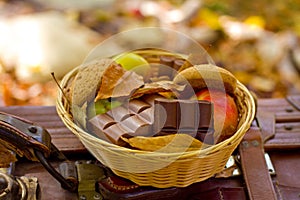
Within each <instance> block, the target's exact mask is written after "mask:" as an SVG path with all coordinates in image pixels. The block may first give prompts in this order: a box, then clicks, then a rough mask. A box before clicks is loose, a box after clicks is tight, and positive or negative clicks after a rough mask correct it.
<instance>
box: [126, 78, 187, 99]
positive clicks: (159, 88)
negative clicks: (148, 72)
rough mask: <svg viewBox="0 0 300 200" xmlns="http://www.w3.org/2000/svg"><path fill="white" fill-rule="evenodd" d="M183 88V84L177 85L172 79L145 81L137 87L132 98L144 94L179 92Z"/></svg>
mask: <svg viewBox="0 0 300 200" xmlns="http://www.w3.org/2000/svg"><path fill="white" fill-rule="evenodd" d="M184 88H185V85H177V84H175V83H174V82H173V81H158V82H152V83H146V84H145V85H144V86H143V87H141V88H139V89H137V90H136V91H135V92H134V93H133V94H132V96H131V97H132V98H138V97H141V96H143V95H145V94H154V93H164V92H173V93H176V92H181V91H183V90H184Z"/></svg>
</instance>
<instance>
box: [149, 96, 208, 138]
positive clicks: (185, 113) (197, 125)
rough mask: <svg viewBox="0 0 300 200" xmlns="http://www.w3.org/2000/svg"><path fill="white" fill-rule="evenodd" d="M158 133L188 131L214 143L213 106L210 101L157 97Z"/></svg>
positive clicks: (155, 127)
mask: <svg viewBox="0 0 300 200" xmlns="http://www.w3.org/2000/svg"><path fill="white" fill-rule="evenodd" d="M154 119H155V120H154V125H153V126H154V128H153V129H154V132H155V133H156V135H168V134H173V133H186V134H189V135H191V136H193V137H195V138H197V139H199V140H201V141H204V140H205V141H206V142H207V143H213V106H212V103H211V102H208V101H197V100H178V99H174V100H167V99H161V98H159V99H156V100H155V106H154Z"/></svg>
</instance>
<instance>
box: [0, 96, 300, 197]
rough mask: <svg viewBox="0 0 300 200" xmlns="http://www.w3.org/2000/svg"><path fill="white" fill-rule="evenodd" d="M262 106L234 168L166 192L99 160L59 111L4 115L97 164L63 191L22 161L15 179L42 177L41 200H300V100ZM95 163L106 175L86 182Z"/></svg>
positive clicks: (17, 110)
mask: <svg viewBox="0 0 300 200" xmlns="http://www.w3.org/2000/svg"><path fill="white" fill-rule="evenodd" d="M257 104H258V109H257V115H256V119H255V121H254V122H253V126H252V127H251V128H250V130H249V131H248V132H247V133H246V135H245V137H244V139H243V141H242V142H241V144H240V146H239V148H238V149H237V150H236V152H235V153H234V155H233V158H234V159H233V160H234V161H235V162H234V165H231V166H230V167H228V168H226V169H224V172H223V173H220V174H217V175H216V176H215V177H211V178H209V179H208V180H206V181H203V182H200V183H194V184H192V185H190V186H188V187H185V188H167V189H158V188H153V187H140V186H138V185H136V184H134V183H132V182H130V181H128V180H125V179H123V178H120V177H117V176H115V175H114V174H112V173H111V172H110V171H109V170H108V169H106V168H105V167H103V166H101V164H99V163H97V162H94V159H93V157H92V156H91V155H90V154H89V153H88V152H87V150H86V149H85V148H84V146H83V145H82V144H81V142H80V141H79V140H78V139H77V138H76V136H75V135H73V134H72V133H71V132H70V131H69V130H68V129H67V128H66V127H65V126H64V124H63V123H62V122H61V120H60V118H59V117H58V116H57V114H56V110H55V107H52V106H48V107H45V106H40V107H30V106H29V107H26V106H25V107H19V106H15V107H1V108H0V111H2V112H5V113H8V114H13V115H17V116H19V117H23V118H25V119H28V120H31V121H33V122H35V123H37V124H39V125H41V126H43V127H44V128H46V129H47V130H48V132H49V133H50V135H51V138H52V142H53V144H54V145H55V146H56V147H57V148H58V149H59V150H60V151H61V152H63V153H64V154H65V155H66V156H67V157H68V159H69V160H72V161H76V160H80V161H82V160H84V161H86V160H92V161H93V162H92V164H91V163H90V162H89V164H85V165H77V167H78V166H84V167H79V169H80V170H81V171H80V170H79V171H78V172H79V174H78V180H79V186H78V192H69V191H68V190H65V189H62V187H61V185H60V183H59V182H58V181H57V180H56V179H55V178H54V177H52V176H51V175H50V174H49V173H48V171H47V170H45V168H44V167H43V166H42V165H41V164H40V163H38V162H32V161H28V160H26V159H23V158H19V161H17V162H16V164H15V170H14V172H13V175H14V176H16V177H20V176H27V177H37V179H38V182H39V186H40V197H39V198H40V199H192V200H196V199H213V200H214V199H224V200H229V199H230V200H232V199H233V200H234V199H237V200H240V199H241V200H243V199H253V200H271V199H278V200H281V199H284V200H285V199H286V200H294V199H295V200H296V199H300V173H299V169H300V96H297V95H295V96H289V97H287V98H280V99H259V100H258V102H257ZM266 153H267V154H266ZM266 158H267V159H266ZM51 163H52V165H53V166H54V167H57V168H58V167H59V164H60V161H58V160H57V159H55V158H53V159H52V160H51ZM90 165H94V166H97V167H96V169H95V168H93V170H96V171H97V170H98V169H101V170H103V172H105V173H104V174H101V173H100V174H101V175H100V174H98V175H97V176H101V177H97V178H96V177H92V178H91V179H90V180H86V177H84V176H83V175H82V174H80V173H81V172H82V170H85V167H86V166H90ZM80 177H81V178H80ZM85 186H87V187H85ZM0 191H1V190H0ZM90 194H92V196H89V195H90Z"/></svg>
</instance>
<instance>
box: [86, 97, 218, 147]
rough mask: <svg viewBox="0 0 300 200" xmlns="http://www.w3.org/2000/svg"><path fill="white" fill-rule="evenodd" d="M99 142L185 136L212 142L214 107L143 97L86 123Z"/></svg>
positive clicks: (187, 101) (192, 102)
mask: <svg viewBox="0 0 300 200" xmlns="http://www.w3.org/2000/svg"><path fill="white" fill-rule="evenodd" d="M88 127H89V129H90V130H91V131H92V132H93V133H94V134H95V135H97V136H98V137H100V138H101V139H104V140H106V141H111V142H113V143H115V144H118V145H122V146H123V145H125V143H124V141H123V140H122V137H124V138H130V137H134V136H146V137H151V136H161V135H168V134H175V133H186V134H189V135H191V136H192V137H195V138H197V139H199V140H201V141H204V142H206V143H213V106H212V104H211V103H210V102H208V101H197V100H179V99H166V98H164V97H162V96H160V95H145V96H144V97H142V98H139V99H133V100H130V101H129V102H128V103H126V104H123V105H122V106H119V107H116V108H113V109H111V110H110V111H108V112H107V113H104V114H100V115H97V116H95V117H93V118H92V119H90V120H89V126H88Z"/></svg>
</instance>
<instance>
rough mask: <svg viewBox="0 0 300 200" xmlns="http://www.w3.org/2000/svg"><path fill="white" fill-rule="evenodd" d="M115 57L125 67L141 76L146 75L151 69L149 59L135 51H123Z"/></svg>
mask: <svg viewBox="0 0 300 200" xmlns="http://www.w3.org/2000/svg"><path fill="white" fill-rule="evenodd" d="M113 59H114V61H115V62H116V63H118V64H120V65H121V66H122V67H123V68H124V69H126V70H133V71H135V72H136V73H137V74H139V75H141V76H146V75H147V73H148V72H149V70H150V65H149V63H148V62H147V60H146V59H145V58H144V57H142V56H140V55H138V54H135V53H122V54H120V55H118V56H115V57H114V58H113Z"/></svg>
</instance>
